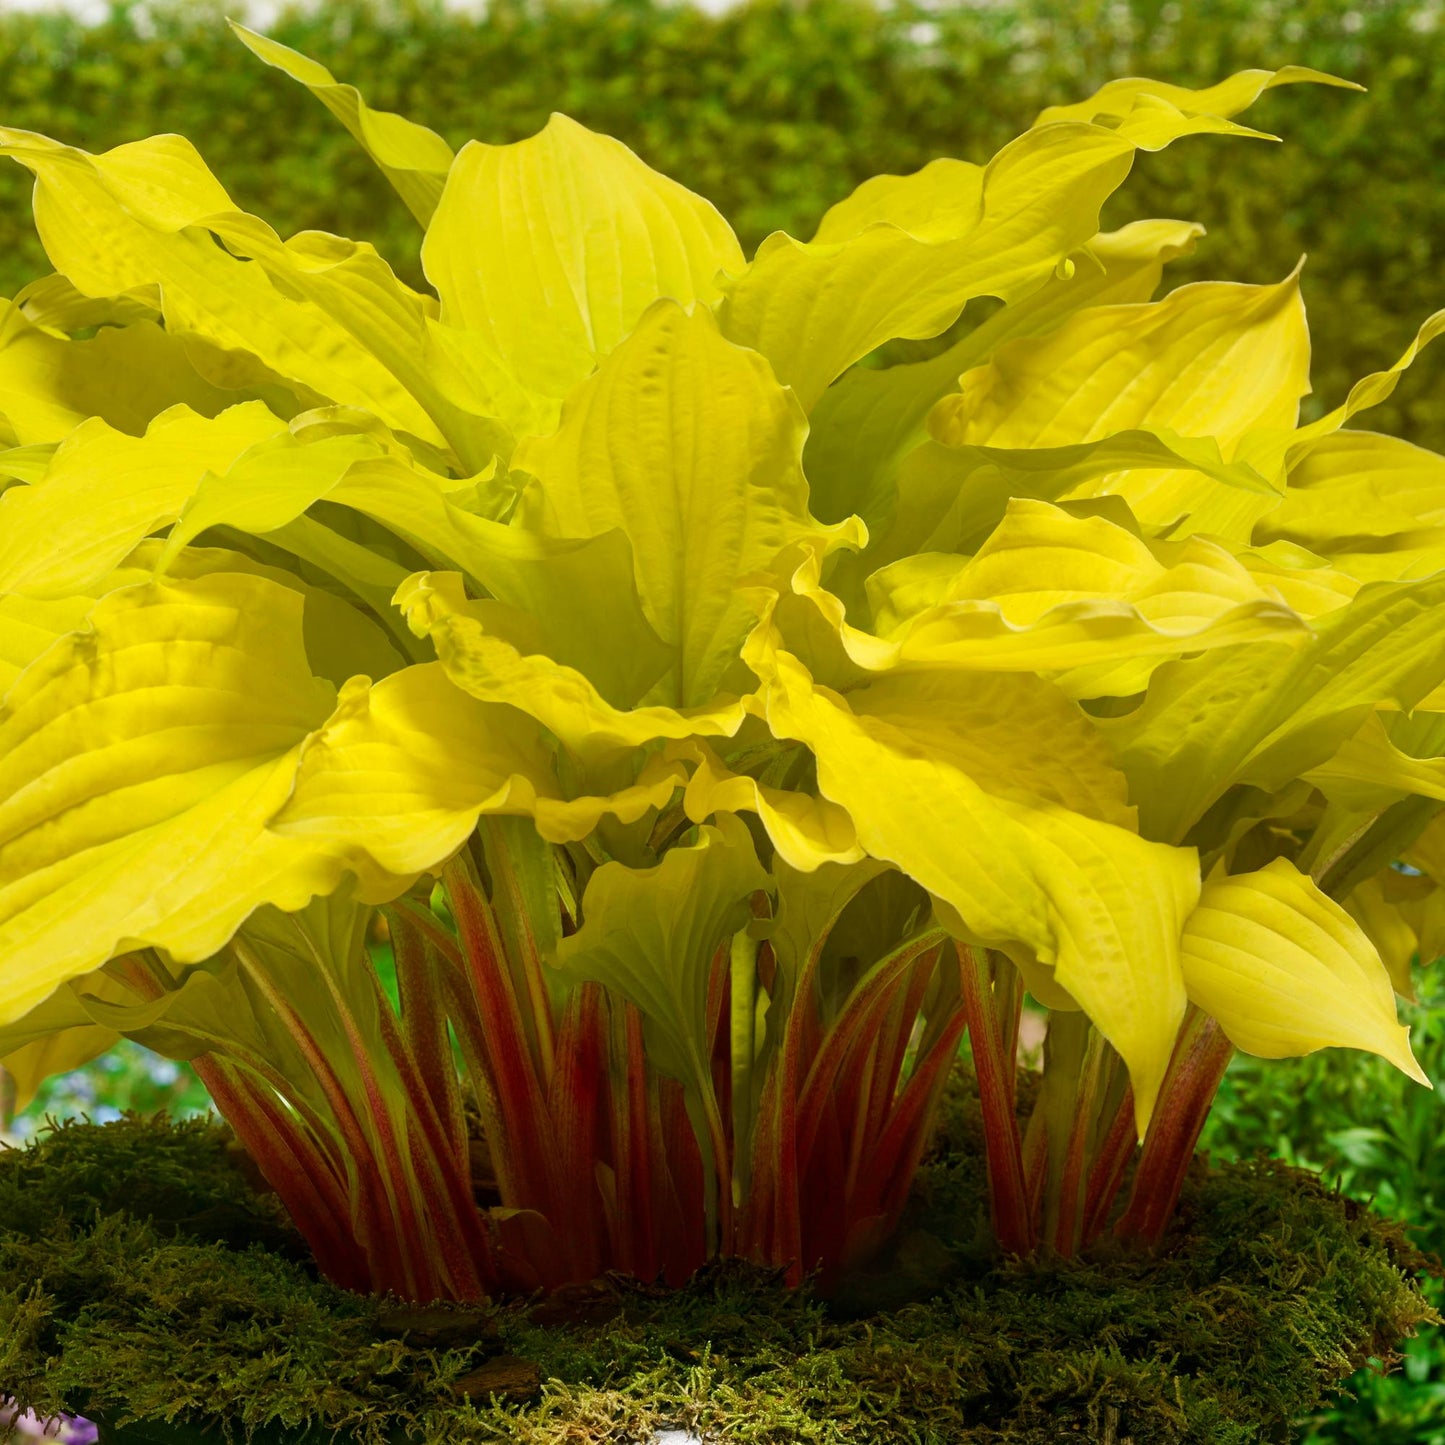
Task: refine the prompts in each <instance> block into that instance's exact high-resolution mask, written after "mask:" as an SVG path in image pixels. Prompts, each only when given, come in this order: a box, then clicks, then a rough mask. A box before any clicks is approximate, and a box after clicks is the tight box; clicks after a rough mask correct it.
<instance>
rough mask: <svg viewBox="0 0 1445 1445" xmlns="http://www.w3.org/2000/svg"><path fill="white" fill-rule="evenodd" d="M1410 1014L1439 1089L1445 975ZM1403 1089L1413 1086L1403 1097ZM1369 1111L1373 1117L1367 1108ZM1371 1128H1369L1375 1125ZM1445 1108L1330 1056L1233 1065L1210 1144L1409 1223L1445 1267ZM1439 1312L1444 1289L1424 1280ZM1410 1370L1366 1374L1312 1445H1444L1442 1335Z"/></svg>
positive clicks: (1421, 980)
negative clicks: (1322, 1181) (1444, 1151)
mask: <svg viewBox="0 0 1445 1445" xmlns="http://www.w3.org/2000/svg"><path fill="white" fill-rule="evenodd" d="M1416 985H1417V997H1416V998H1415V1000H1414V1002H1413V1003H1412V1004H1410V1005H1409V1006H1407V1009H1406V1017H1407V1018H1409V1019H1410V1020H1411V1023H1412V1035H1411V1041H1412V1043H1413V1045H1414V1049H1415V1054H1416V1057H1417V1058H1418V1059H1419V1061H1420V1064H1421V1067H1422V1068H1423V1069H1424V1070H1425V1072H1426V1073H1427V1074H1428V1075H1429V1076H1430V1079H1431V1082H1432V1083H1434V1085H1435V1086H1436V1088H1437V1089H1438V1088H1440V1087H1441V1085H1442V1084H1445V978H1442V976H1441V974H1440V972H1439V970H1438V967H1435V968H1425V969H1421V970H1419V971H1418V972H1417V974H1416ZM1401 1085H1404V1087H1401ZM1362 1100H1368V1101H1369V1102H1368V1111H1367V1112H1366V1111H1365V1110H1364V1109H1362V1107H1361V1101H1362ZM1365 1120H1368V1121H1369V1122H1364V1121H1365ZM1439 1139H1440V1117H1439V1105H1438V1102H1437V1100H1436V1098H1435V1097H1434V1096H1432V1095H1429V1094H1425V1093H1422V1092H1421V1091H1420V1090H1418V1089H1412V1088H1410V1087H1409V1086H1408V1084H1406V1081H1405V1080H1404V1079H1403V1077H1402V1076H1401V1075H1400V1074H1398V1073H1396V1072H1395V1071H1393V1070H1391V1069H1390V1068H1389V1067H1388V1066H1383V1065H1381V1063H1380V1061H1379V1060H1378V1059H1372V1058H1369V1057H1366V1056H1364V1055H1355V1056H1353V1057H1350V1058H1348V1059H1339V1060H1331V1059H1328V1058H1325V1057H1321V1056H1313V1057H1310V1058H1307V1059H1299V1060H1294V1061H1291V1062H1290V1063H1287V1064H1283V1065H1277V1066H1274V1067H1268V1066H1264V1065H1262V1064H1260V1063H1259V1062H1258V1061H1256V1060H1253V1059H1249V1058H1247V1057H1245V1056H1242V1055H1241V1056H1240V1057H1238V1058H1237V1059H1236V1060H1235V1061H1234V1063H1233V1064H1232V1065H1231V1066H1230V1069H1229V1072H1228V1073H1227V1074H1226V1075H1225V1078H1224V1082H1223V1084H1222V1085H1221V1087H1220V1090H1219V1095H1218V1098H1217V1099H1216V1101H1215V1105H1214V1109H1213V1110H1212V1112H1211V1114H1210V1117H1209V1121H1208V1123H1207V1124H1206V1125H1205V1129H1204V1134H1203V1139H1202V1142H1203V1144H1204V1146H1205V1147H1206V1148H1207V1149H1208V1150H1209V1151H1210V1154H1211V1155H1212V1156H1213V1157H1214V1158H1215V1159H1230V1158H1249V1157H1250V1156H1252V1155H1257V1154H1271V1155H1273V1156H1274V1157H1276V1158H1279V1159H1282V1160H1284V1161H1285V1162H1286V1163H1289V1164H1292V1165H1296V1166H1298V1167H1299V1168H1303V1169H1310V1170H1317V1171H1320V1172H1321V1173H1323V1174H1324V1176H1325V1177H1326V1178H1327V1179H1328V1180H1329V1181H1330V1182H1331V1183H1333V1184H1335V1185H1336V1186H1337V1187H1338V1188H1339V1189H1341V1190H1342V1191H1343V1192H1344V1193H1346V1194H1349V1195H1351V1196H1353V1197H1354V1198H1356V1199H1361V1200H1368V1201H1369V1202H1370V1203H1371V1204H1372V1205H1373V1207H1374V1208H1375V1209H1376V1210H1377V1211H1378V1212H1379V1213H1381V1214H1385V1215H1389V1216H1391V1217H1393V1218H1396V1219H1406V1220H1409V1221H1410V1238H1411V1240H1412V1242H1413V1243H1414V1244H1415V1245H1417V1246H1418V1247H1419V1248H1420V1249H1422V1250H1425V1251H1427V1252H1428V1253H1430V1254H1432V1255H1434V1256H1435V1257H1436V1258H1437V1259H1438V1258H1440V1257H1441V1256H1445V1171H1442V1168H1441V1164H1440V1158H1439ZM1423 1286H1424V1290H1425V1294H1426V1297H1427V1298H1428V1299H1429V1300H1430V1302H1431V1303H1432V1304H1433V1305H1434V1307H1435V1308H1436V1309H1437V1310H1438V1309H1439V1308H1440V1307H1441V1305H1442V1303H1445V1290H1442V1288H1441V1283H1440V1281H1439V1280H1438V1279H1426V1280H1424V1281H1423ZM1403 1352H1404V1360H1403V1362H1402V1369H1401V1370H1399V1371H1396V1372H1394V1373H1391V1374H1388V1375H1386V1374H1380V1373H1377V1372H1375V1371H1373V1370H1369V1371H1362V1372H1361V1373H1360V1374H1358V1375H1356V1376H1354V1377H1353V1378H1352V1379H1351V1380H1350V1381H1349V1382H1348V1384H1347V1386H1346V1390H1345V1393H1343V1394H1342V1395H1341V1397H1340V1399H1339V1400H1338V1401H1337V1402H1336V1403H1335V1404H1334V1405H1333V1406H1332V1407H1331V1408H1330V1409H1329V1410H1328V1411H1326V1412H1324V1413H1323V1414H1322V1415H1321V1416H1320V1417H1319V1418H1318V1419H1317V1420H1315V1421H1314V1422H1312V1426H1311V1429H1310V1430H1309V1432H1308V1434H1307V1435H1306V1441H1307V1442H1308V1445H1323V1442H1325V1441H1361V1442H1365V1441H1368V1442H1370V1445H1441V1442H1445V1345H1442V1341H1441V1338H1440V1334H1439V1331H1437V1330H1429V1331H1426V1332H1424V1333H1423V1334H1421V1335H1419V1336H1417V1337H1416V1338H1415V1339H1412V1340H1410V1341H1408V1342H1407V1343H1406V1344H1405V1345H1404V1347H1403Z"/></svg>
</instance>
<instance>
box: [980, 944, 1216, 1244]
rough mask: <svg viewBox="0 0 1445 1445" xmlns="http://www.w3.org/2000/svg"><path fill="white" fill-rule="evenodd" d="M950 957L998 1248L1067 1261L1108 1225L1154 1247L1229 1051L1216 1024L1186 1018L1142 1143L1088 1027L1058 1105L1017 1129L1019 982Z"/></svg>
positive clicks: (1104, 1051)
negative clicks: (959, 991) (958, 977)
mask: <svg viewBox="0 0 1445 1445" xmlns="http://www.w3.org/2000/svg"><path fill="white" fill-rule="evenodd" d="M957 949H958V956H959V961H960V964H961V967H962V971H963V981H964V1004H965V1009H966V1012H967V1015H968V1031H969V1038H970V1042H971V1044H972V1048H973V1061H974V1070H975V1073H976V1075H977V1078H978V1091H979V1102H980V1105H981V1108H982V1112H983V1119H984V1139H985V1150H986V1156H987V1161H988V1181H989V1201H990V1208H991V1213H992V1218H993V1227H994V1234H995V1237H996V1238H997V1240H998V1242H999V1245H1000V1247H1001V1248H1002V1249H1003V1250H1004V1251H1005V1252H1006V1253H1009V1254H1019V1255H1022V1254H1029V1253H1032V1252H1033V1251H1034V1250H1036V1249H1038V1248H1040V1247H1043V1248H1047V1249H1049V1250H1051V1251H1053V1252H1054V1253H1056V1254H1059V1255H1064V1256H1070V1255H1073V1254H1076V1253H1077V1252H1078V1251H1079V1250H1080V1249H1083V1248H1086V1247H1088V1246H1089V1245H1091V1244H1093V1243H1094V1242H1095V1241H1097V1240H1098V1239H1099V1238H1100V1237H1101V1236H1102V1235H1103V1234H1104V1233H1105V1232H1106V1231H1107V1230H1108V1229H1109V1228H1110V1225H1111V1224H1112V1225H1113V1230H1114V1233H1115V1234H1116V1235H1117V1236H1118V1237H1119V1238H1121V1239H1132V1240H1136V1241H1138V1242H1140V1243H1142V1244H1144V1245H1147V1246H1153V1245H1157V1244H1158V1243H1159V1242H1160V1241H1161V1240H1162V1239H1163V1237H1164V1232H1165V1230H1166V1228H1167V1227H1168V1224H1169V1221H1170V1219H1171V1218H1173V1215H1174V1211H1175V1207H1176V1206H1177V1204H1178V1202H1179V1194H1180V1191H1181V1189H1182V1188H1183V1185H1184V1180H1185V1177H1186V1175H1187V1174H1188V1171H1189V1165H1190V1163H1191V1161H1192V1160H1193V1158H1194V1151H1195V1148H1196V1147H1197V1145H1198V1143H1199V1135H1200V1131H1201V1130H1202V1129H1203V1127H1204V1121H1205V1119H1206V1118H1207V1117H1208V1114H1209V1109H1210V1105H1211V1104H1212V1103H1213V1100H1214V1095H1215V1092H1216V1091H1217V1090H1218V1088H1219V1083H1220V1080H1221V1079H1222V1078H1223V1077H1224V1070H1225V1068H1226V1066H1227V1065H1228V1063H1229V1059H1230V1056H1231V1054H1232V1053H1233V1048H1232V1046H1231V1045H1230V1043H1229V1041H1228V1039H1226V1038H1225V1037H1224V1034H1223V1033H1222V1031H1221V1030H1220V1028H1219V1025H1218V1024H1217V1023H1215V1022H1214V1020H1213V1019H1211V1018H1209V1017H1208V1016H1207V1015H1205V1014H1203V1013H1200V1012H1199V1010H1197V1009H1194V1008H1191V1009H1190V1011H1189V1014H1188V1015H1187V1016H1186V1018H1185V1021H1184V1025H1183V1027H1182V1028H1181V1029H1180V1032H1179V1037H1178V1039H1177V1040H1176V1042H1175V1047H1174V1053H1173V1056H1172V1058H1171V1061H1170V1064H1169V1068H1168V1071H1167V1073H1166V1075H1165V1079H1164V1083H1163V1086H1162V1088H1161V1090H1160V1094H1159V1099H1158V1102H1157V1103H1156V1105H1155V1108H1154V1113H1153V1117H1152V1119H1151V1121H1150V1124H1149V1129H1148V1132H1147V1133H1146V1135H1145V1137H1144V1140H1143V1143H1142V1146H1138V1145H1137V1136H1136V1131H1135V1124H1134V1095H1133V1091H1132V1090H1131V1089H1130V1088H1129V1087H1128V1085H1127V1081H1126V1079H1125V1076H1124V1072H1123V1064H1122V1061H1121V1060H1120V1059H1119V1057H1118V1055H1117V1054H1115V1053H1114V1051H1113V1050H1112V1049H1110V1048H1109V1047H1108V1045H1107V1044H1106V1043H1105V1042H1104V1040H1103V1039H1102V1038H1101V1037H1100V1036H1099V1035H1098V1034H1097V1033H1096V1032H1095V1031H1094V1030H1093V1029H1092V1027H1088V1028H1087V1042H1086V1043H1085V1046H1084V1048H1083V1050H1082V1053H1081V1057H1080V1059H1079V1060H1078V1061H1077V1064H1076V1066H1075V1067H1074V1069H1073V1071H1072V1077H1071V1078H1070V1079H1067V1080H1065V1081H1064V1082H1065V1083H1067V1084H1070V1085H1071V1087H1072V1098H1071V1099H1070V1100H1069V1103H1068V1108H1067V1109H1047V1108H1046V1107H1045V1105H1044V1103H1043V1102H1042V1100H1041V1102H1040V1103H1039V1104H1037V1105H1036V1106H1035V1109H1034V1112H1033V1115H1032V1117H1031V1118H1030V1120H1029V1127H1028V1129H1027V1132H1023V1131H1021V1130H1020V1127H1019V1119H1018V1109H1017V1076H1018V1067H1019V1063H1018V1049H1017V1039H1018V1017H1019V1007H1020V1004H1021V1001H1022V996H1023V982H1022V980H1021V978H1020V977H1019V974H1018V972H1017V970H1016V969H1015V968H1014V967H1013V966H1012V965H1011V964H1010V963H1009V962H1008V960H1007V959H1006V958H1004V957H1003V956H1002V955H1000V954H997V953H990V952H988V951H986V950H984V949H981V948H973V947H970V946H968V945H965V944H961V943H960V944H958V945H957ZM1050 1062H1051V1063H1052V1061H1050ZM1056 1087H1057V1081H1056ZM1136 1155H1137V1167H1136V1168H1135V1169H1134V1171H1133V1178H1132V1183H1131V1184H1130V1187H1129V1190H1128V1195H1127V1199H1125V1200H1124V1201H1123V1205H1122V1209H1121V1208H1120V1201H1121V1195H1122V1194H1123V1186H1124V1184H1125V1182H1126V1180H1127V1179H1128V1178H1129V1165H1130V1163H1131V1162H1133V1161H1134V1160H1135V1158H1136Z"/></svg>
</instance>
